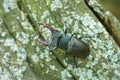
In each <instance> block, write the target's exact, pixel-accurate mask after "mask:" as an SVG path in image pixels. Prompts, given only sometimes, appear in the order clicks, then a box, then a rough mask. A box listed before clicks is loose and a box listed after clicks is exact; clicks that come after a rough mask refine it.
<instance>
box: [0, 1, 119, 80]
mask: <svg viewBox="0 0 120 80" xmlns="http://www.w3.org/2000/svg"><path fill="white" fill-rule="evenodd" d="M0 14H1V15H0V33H1V35H0V80H95V79H96V80H99V79H101V80H119V79H120V48H119V47H120V23H119V21H118V20H117V19H116V18H115V17H114V16H113V15H112V14H110V13H109V14H108V12H107V11H105V10H104V9H103V8H101V6H100V4H98V3H97V2H93V1H92V0H90V1H89V0H16V1H15V0H4V1H3V0H1V1H0ZM38 22H44V23H47V24H50V25H51V26H53V27H54V28H55V29H57V30H59V31H60V32H61V33H64V30H65V28H67V30H68V33H67V34H68V35H72V34H73V33H77V34H76V35H75V36H76V37H79V36H80V37H81V40H83V41H85V42H86V43H87V44H89V46H90V55H89V56H88V57H87V58H85V59H82V58H79V57H77V58H76V59H75V60H76V61H75V62H76V64H77V66H75V63H74V61H73V56H71V55H70V56H68V57H67V59H65V55H66V53H64V51H63V50H61V49H56V50H54V51H49V50H48V48H49V47H47V46H44V45H42V44H40V43H38V42H37V41H36V40H35V39H36V37H41V38H44V39H48V38H49V36H51V35H50V34H51V33H50V32H49V31H48V30H46V29H43V27H42V26H39V25H38ZM49 33H50V34H49ZM86 35H87V36H86ZM84 37H86V38H84Z"/></svg>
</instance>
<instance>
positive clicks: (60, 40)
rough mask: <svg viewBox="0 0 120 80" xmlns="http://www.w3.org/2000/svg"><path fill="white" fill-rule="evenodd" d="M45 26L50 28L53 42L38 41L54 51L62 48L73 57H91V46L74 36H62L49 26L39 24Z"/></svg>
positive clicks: (38, 39)
mask: <svg viewBox="0 0 120 80" xmlns="http://www.w3.org/2000/svg"><path fill="white" fill-rule="evenodd" d="M39 24H40V25H43V26H44V27H45V28H48V29H49V30H50V32H51V33H52V38H51V40H43V39H41V38H37V41H38V42H40V43H42V44H44V45H47V46H49V47H50V48H51V49H52V50H55V49H57V48H60V49H62V50H64V51H65V53H68V54H71V55H73V56H77V57H81V58H86V57H87V56H89V52H90V48H89V45H88V44H87V43H85V42H83V41H82V40H80V39H77V38H74V37H73V35H72V36H69V35H66V34H61V33H60V32H59V31H58V30H55V29H54V28H53V27H51V26H50V25H48V24H45V23H39Z"/></svg>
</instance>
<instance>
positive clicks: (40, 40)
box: [36, 38, 51, 45]
mask: <svg viewBox="0 0 120 80" xmlns="http://www.w3.org/2000/svg"><path fill="white" fill-rule="evenodd" d="M36 40H37V41H38V42H40V43H42V44H44V45H49V44H50V42H51V41H50V40H45V41H44V40H42V39H40V38H37V39H36Z"/></svg>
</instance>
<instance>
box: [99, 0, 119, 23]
mask: <svg viewBox="0 0 120 80" xmlns="http://www.w3.org/2000/svg"><path fill="white" fill-rule="evenodd" d="M100 1H101V5H102V6H103V7H104V8H105V9H106V10H108V11H110V12H111V13H112V14H113V15H114V16H115V17H116V18H117V19H118V20H119V21H120V0H100Z"/></svg>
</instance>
